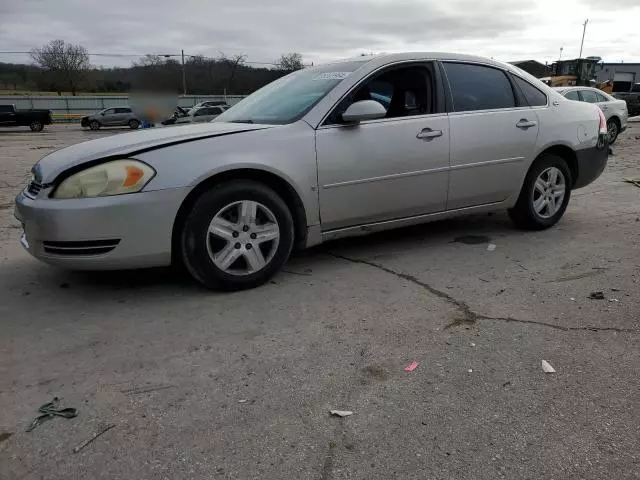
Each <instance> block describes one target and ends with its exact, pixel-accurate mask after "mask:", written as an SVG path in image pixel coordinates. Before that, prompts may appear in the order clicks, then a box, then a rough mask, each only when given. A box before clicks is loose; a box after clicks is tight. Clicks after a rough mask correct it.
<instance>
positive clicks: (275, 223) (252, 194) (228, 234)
mask: <svg viewBox="0 0 640 480" xmlns="http://www.w3.org/2000/svg"><path fill="white" fill-rule="evenodd" d="M293 242H294V224H293V218H292V216H291V212H290V211H289V209H288V207H287V205H286V204H285V203H284V201H283V200H282V199H281V198H280V197H279V196H278V194H276V193H275V192H274V191H273V190H271V189H270V188H268V187H266V186H265V185H263V184H261V183H258V182H254V181H249V180H234V181H231V182H228V183H225V184H222V185H218V186H216V187H214V188H212V189H211V190H209V191H207V192H205V193H203V194H202V196H201V197H200V198H199V199H198V200H197V201H196V203H195V204H194V206H193V208H192V209H191V212H190V213H189V214H188V216H187V218H186V220H185V223H184V226H183V229H182V236H181V253H182V259H183V262H184V264H185V266H186V268H187V270H188V271H189V272H190V273H191V275H192V276H193V277H194V278H195V279H196V280H198V281H199V282H200V283H202V284H203V285H205V286H206V287H208V288H212V289H218V290H242V289H247V288H253V287H257V286H259V285H261V284H263V283H265V282H266V281H267V280H268V279H269V278H271V276H273V275H274V274H275V273H276V272H277V271H278V270H279V269H280V267H281V266H282V265H283V264H284V263H285V262H286V261H287V259H288V258H289V255H290V254H291V250H292V248H293Z"/></svg>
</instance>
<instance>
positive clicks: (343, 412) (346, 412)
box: [330, 410, 353, 417]
mask: <svg viewBox="0 0 640 480" xmlns="http://www.w3.org/2000/svg"><path fill="white" fill-rule="evenodd" d="M330 413H331V415H335V416H336V417H350V416H351V415H353V412H351V411H349V410H331V411H330Z"/></svg>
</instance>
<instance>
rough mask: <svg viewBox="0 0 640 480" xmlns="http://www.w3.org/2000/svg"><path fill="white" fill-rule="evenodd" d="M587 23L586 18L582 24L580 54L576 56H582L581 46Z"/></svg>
mask: <svg viewBox="0 0 640 480" xmlns="http://www.w3.org/2000/svg"><path fill="white" fill-rule="evenodd" d="M587 23H589V19H588V18H587V19H586V20H585V21H584V23H583V24H582V41H581V42H580V56H579V57H578V58H582V46H583V45H584V34H585V32H586V31H587Z"/></svg>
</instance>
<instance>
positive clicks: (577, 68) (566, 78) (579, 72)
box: [541, 57, 613, 93]
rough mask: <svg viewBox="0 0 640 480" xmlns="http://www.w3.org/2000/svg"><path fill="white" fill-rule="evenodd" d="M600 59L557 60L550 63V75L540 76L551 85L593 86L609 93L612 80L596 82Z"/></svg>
mask: <svg viewBox="0 0 640 480" xmlns="http://www.w3.org/2000/svg"><path fill="white" fill-rule="evenodd" d="M601 61H602V59H601V58H600V57H587V58H576V59H574V60H558V61H557V62H554V63H552V64H551V67H550V71H551V76H549V77H545V78H541V80H542V81H543V82H545V83H546V84H547V85H549V86H551V87H573V86H576V85H578V86H583V87H595V88H599V89H600V90H602V91H604V92H606V93H611V91H612V89H613V82H611V81H606V82H601V83H597V82H596V80H595V79H596V76H597V75H596V66H597V65H598V63H600V62H601Z"/></svg>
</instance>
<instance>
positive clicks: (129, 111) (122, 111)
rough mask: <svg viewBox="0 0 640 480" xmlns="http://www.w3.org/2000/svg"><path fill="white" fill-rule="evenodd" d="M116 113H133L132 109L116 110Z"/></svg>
mask: <svg viewBox="0 0 640 480" xmlns="http://www.w3.org/2000/svg"><path fill="white" fill-rule="evenodd" d="M116 113H131V109H130V108H116Z"/></svg>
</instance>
